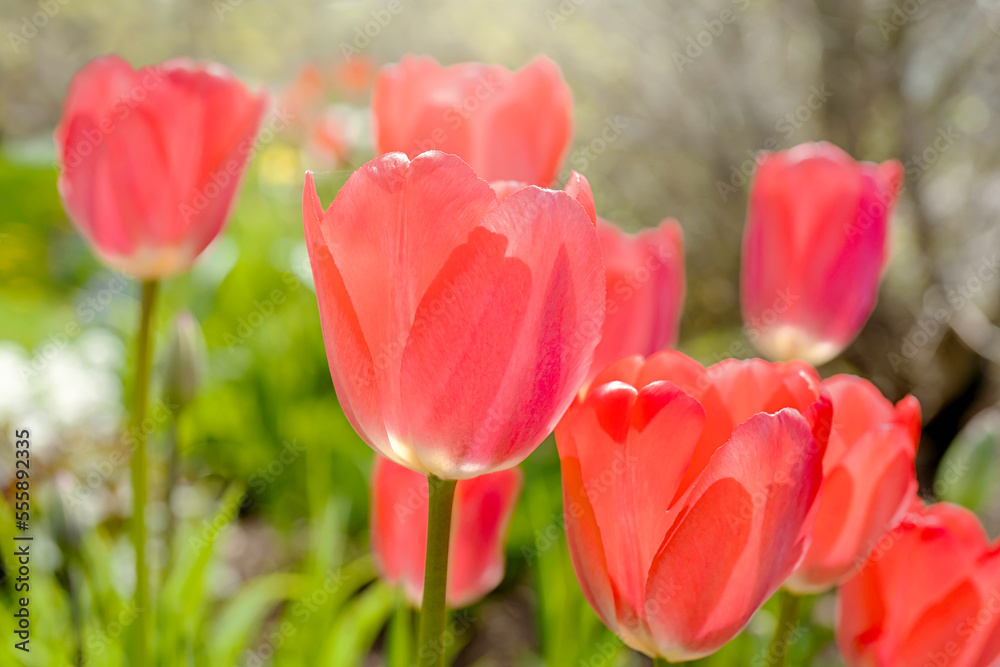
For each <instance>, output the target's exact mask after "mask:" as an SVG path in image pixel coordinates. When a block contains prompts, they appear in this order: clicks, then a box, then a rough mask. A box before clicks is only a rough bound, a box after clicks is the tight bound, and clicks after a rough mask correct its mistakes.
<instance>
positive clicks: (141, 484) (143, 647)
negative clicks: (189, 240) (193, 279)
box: [131, 280, 158, 665]
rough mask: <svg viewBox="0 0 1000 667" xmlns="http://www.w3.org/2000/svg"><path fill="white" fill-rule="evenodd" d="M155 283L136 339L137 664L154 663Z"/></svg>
mask: <svg viewBox="0 0 1000 667" xmlns="http://www.w3.org/2000/svg"><path fill="white" fill-rule="evenodd" d="M157 287H158V283H157V281H156V280H146V281H143V283H142V305H141V307H140V313H139V334H138V338H137V340H136V362H135V377H134V382H135V386H134V388H133V390H132V401H133V402H132V415H131V416H132V419H131V422H132V429H131V435H132V437H133V438H134V439H135V449H134V450H133V451H132V524H131V535H132V546H133V548H134V549H135V612H136V615H137V619H136V629H135V657H136V660H135V664H136V665H149V664H151V663H150V661H149V659H148V656H149V619H150V616H151V614H150V611H151V610H150V605H149V574H148V572H147V570H146V499H147V495H148V488H147V487H148V484H147V474H148V471H147V463H146V435H147V433H146V429H145V425H144V423H143V422H145V421H146V403H147V398H148V394H149V369H150V360H151V358H152V347H153V345H152V335H151V331H150V329H151V324H152V321H153V310H154V308H155V305H156V292H157Z"/></svg>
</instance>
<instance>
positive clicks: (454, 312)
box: [303, 151, 604, 479]
mask: <svg viewBox="0 0 1000 667" xmlns="http://www.w3.org/2000/svg"><path fill="white" fill-rule="evenodd" d="M303 216H304V219H305V234H306V244H307V247H308V250H309V257H310V260H311V263H312V270H313V276H314V277H315V280H316V294H317V299H318V301H319V310H320V320H321V322H322V325H323V336H324V339H325V342H326V350H327V357H328V360H329V362H330V372H331V375H332V377H333V383H334V386H335V388H336V390H337V397H338V398H339V400H340V403H341V406H342V407H343V409H344V412H345V413H346V415H347V417H348V419H350V421H351V424H352V425H353V426H354V428H355V429H356V430H357V432H358V433H359V434H360V435H361V437H362V438H363V439H364V440H365V442H367V443H368V444H369V445H371V447H372V448H374V449H375V450H376V451H378V452H379V453H380V454H382V455H383V456H386V457H387V458H390V459H392V460H394V461H396V462H397V463H400V464H402V465H405V466H407V467H409V468H412V469H414V470H417V471H419V472H422V473H427V474H433V475H435V476H437V477H440V478H442V479H461V478H468V477H475V476H477V475H482V474H484V473H487V472H491V471H495V470H502V469H505V468H510V467H513V466H515V465H517V464H518V463H519V462H520V461H522V460H523V459H524V458H525V457H526V456H527V455H528V454H529V453H531V451H532V450H533V449H534V448H535V447H537V446H538V444H539V443H541V441H542V440H543V439H544V438H545V436H546V435H547V434H548V433H549V432H550V431H551V430H552V428H553V427H554V426H555V424H556V422H557V421H558V419H559V417H560V416H561V415H562V414H563V412H564V411H565V410H566V408H567V407H568V406H569V404H570V402H571V401H572V399H573V396H574V394H575V392H576V390H577V388H578V387H579V386H580V384H581V383H582V382H583V380H584V379H585V378H586V376H587V372H588V371H589V369H590V363H591V360H592V358H593V352H594V348H595V347H596V345H597V339H598V337H599V336H600V329H601V324H602V323H603V319H604V271H603V266H602V264H601V251H600V243H599V242H598V239H597V232H596V231H595V230H594V226H593V224H592V222H591V219H590V217H589V215H588V213H587V212H586V210H585V209H584V207H583V206H581V204H580V203H579V202H577V201H576V200H575V199H574V198H573V196H571V195H570V194H567V193H565V192H557V191H552V190H543V189H541V188H537V187H530V188H524V189H522V190H519V191H517V192H515V193H513V194H511V195H509V196H508V197H506V198H505V199H504V200H503V201H502V202H500V201H498V198H497V195H496V194H495V193H494V191H493V190H492V189H491V188H490V185H489V184H488V183H487V182H486V181H484V180H481V179H479V178H478V177H477V176H476V174H475V173H474V172H473V171H472V169H471V168H470V167H469V166H468V165H467V164H465V163H464V162H463V161H462V160H460V159H459V158H457V157H455V156H453V155H446V154H444V153H439V152H436V151H434V152H429V153H425V154H423V155H420V156H418V157H416V158H414V159H413V161H412V162H411V161H410V160H408V159H407V158H406V156H405V155H402V154H401V153H390V154H387V155H383V156H382V157H379V158H376V159H375V160H372V161H371V162H369V163H368V164H366V165H365V166H363V167H362V168H361V169H359V170H358V171H356V172H355V173H354V174H353V175H352V176H351V177H350V179H348V181H347V183H346V184H345V185H344V187H343V188H342V189H341V190H340V193H339V194H338V195H337V198H336V199H335V200H334V202H333V203H332V204H331V205H330V207H329V208H328V209H327V210H326V211H325V212H324V211H323V207H322V204H321V203H320V200H319V196H318V195H317V194H316V189H315V186H314V185H313V180H312V176H311V175H310V174H307V176H306V184H305V191H304V193H303Z"/></svg>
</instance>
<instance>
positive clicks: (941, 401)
mask: <svg viewBox="0 0 1000 667" xmlns="http://www.w3.org/2000/svg"><path fill="white" fill-rule="evenodd" d="M0 28H2V30H0V423H2V425H3V429H2V431H3V435H2V436H0V490H2V497H3V498H4V503H3V505H2V507H0V544H3V545H6V544H10V542H9V541H8V540H9V538H10V537H11V533H12V531H13V526H12V520H11V512H10V502H11V498H12V495H13V489H12V477H11V462H12V461H13V454H12V437H13V435H12V434H13V430H14V429H20V428H29V429H30V430H31V434H32V447H33V467H32V479H33V482H32V484H33V485H32V499H33V531H34V533H35V535H36V542H35V549H36V555H35V561H34V569H33V573H32V577H33V580H32V590H33V597H32V613H33V614H35V616H34V624H33V630H34V636H33V638H32V652H31V654H30V656H24V655H22V654H20V653H18V654H15V653H14V652H13V651H12V649H11V644H12V641H8V640H7V639H5V640H4V641H3V643H2V645H0V663H3V664H21V663H22V662H23V663H24V664H30V665H79V664H86V665H122V664H124V662H123V656H122V651H121V644H122V637H123V636H124V635H126V634H127V632H128V628H129V625H130V623H131V622H132V621H133V620H134V612H133V610H131V609H130V608H129V599H130V596H131V588H132V585H133V580H134V573H133V572H131V570H130V567H131V565H130V563H131V551H130V547H129V545H128V539H127V534H126V532H125V529H124V528H125V520H126V519H127V518H128V515H129V513H130V510H129V506H130V504H129V498H130V491H129V487H128V480H127V465H126V463H125V462H126V461H127V456H126V455H127V445H126V444H124V443H125V442H126V440H125V439H123V433H122V431H121V428H122V427H121V423H122V421H123V418H124V417H125V410H124V408H123V401H125V400H127V398H128V387H129V386H130V385H129V384H128V380H129V377H130V368H129V364H130V360H131V358H132V354H131V341H132V336H133V334H134V329H135V321H136V318H137V309H138V300H137V298H138V294H137V287H136V285H135V284H134V283H132V282H130V281H127V280H126V279H124V278H123V277H121V276H119V275H116V274H115V273H112V272H110V271H109V270H107V269H105V268H103V267H102V266H101V265H99V264H98V263H97V262H96V261H95V260H94V258H93V256H92V255H91V253H90V252H89V251H88V249H87V247H86V246H85V244H84V242H83V241H82V239H81V238H80V237H79V236H78V235H77V234H76V233H75V232H74V230H73V228H72V226H71V224H70V223H69V221H68V220H67V218H66V216H65V214H64V213H63V210H62V208H61V205H60V203H59V199H58V196H57V193H56V185H55V184H56V178H57V173H58V170H57V165H56V163H55V155H54V148H53V142H52V138H51V137H52V130H53V128H54V126H55V124H56V123H57V121H58V118H59V114H60V105H61V102H62V99H63V96H64V94H65V90H66V86H67V84H68V82H69V80H70V78H71V77H72V75H73V73H74V72H75V71H76V70H77V69H79V68H80V67H81V66H82V65H83V64H84V63H86V62H87V61H88V60H90V59H91V58H93V57H96V56H98V55H101V54H105V53H109V52H115V53H118V54H120V55H122V56H123V57H125V58H127V59H128V60H129V61H130V62H132V63H133V65H136V66H139V65H146V64H151V63H154V62H157V61H161V60H164V59H167V58H172V57H177V56H191V57H194V58H199V59H211V60H216V61H219V62H222V63H224V64H226V65H227V66H229V67H230V68H232V69H233V70H234V71H235V72H236V73H237V74H238V75H240V76H241V77H243V78H244V79H245V80H247V81H249V82H252V83H254V84H257V85H262V86H267V87H269V88H270V89H271V90H272V91H273V92H272V97H273V102H274V106H275V109H276V111H279V112H282V113H284V116H280V115H279V116H278V117H279V118H282V117H284V118H286V119H287V122H285V121H279V122H277V124H276V125H274V127H275V128H276V129H279V130H280V132H278V133H276V134H275V135H274V136H273V137H272V138H269V139H268V140H267V141H262V142H260V144H259V146H258V150H257V151H256V153H255V155H254V159H253V161H252V163H251V165H250V168H249V173H248V176H247V179H246V182H245V185H244V188H243V193H242V196H241V198H240V200H239V202H238V205H237V208H236V211H235V215H234V216H233V218H232V221H231V224H230V225H229V228H228V231H227V232H226V233H225V234H224V235H223V237H222V238H221V239H220V240H219V241H218V242H217V243H216V244H215V246H214V247H213V248H211V249H210V250H209V252H207V253H206V255H205V256H204V258H203V259H202V261H201V262H200V263H199V264H198V265H197V267H196V268H195V269H194V271H192V272H191V273H190V274H189V275H187V276H183V277H180V278H176V279H172V280H169V281H167V283H166V284H165V287H164V298H163V301H162V302H161V307H160V309H159V311H158V313H157V317H156V334H157V349H158V350H159V352H160V355H159V360H158V364H159V366H158V367H159V368H160V369H161V372H159V373H158V375H157V376H156V377H155V378H154V389H153V394H152V401H153V406H152V409H151V413H152V415H153V420H152V422H151V424H150V427H151V436H150V438H151V440H150V442H151V448H152V453H153V461H154V473H153V484H154V487H153V494H152V498H153V500H154V503H153V506H152V507H151V509H150V516H149V519H148V520H149V522H150V525H151V527H152V528H151V529H152V532H153V537H154V546H155V548H154V552H153V555H154V561H155V563H156V565H157V570H156V574H155V576H154V580H155V581H156V582H157V588H158V590H159V593H158V598H159V601H160V602H159V609H158V617H157V624H158V627H159V634H160V637H161V644H160V646H159V647H158V649H157V653H158V655H159V658H158V664H161V665H175V664H177V665H179V664H184V665H213V666H215V665H251V666H255V665H270V664H275V665H307V664H308V665H337V666H340V665H353V664H365V665H380V664H389V665H393V666H396V665H406V664H408V661H407V659H406V657H405V656H406V650H407V642H408V641H409V640H408V637H409V632H408V630H409V628H410V626H411V624H412V623H413V614H412V613H411V612H409V611H406V610H405V609H403V610H399V608H398V607H399V606H398V604H397V603H398V602H399V596H398V593H397V592H396V591H394V590H393V589H392V588H391V587H389V586H387V585H385V584H384V583H381V582H378V581H376V580H375V575H374V570H373V566H372V563H371V560H370V558H369V556H368V555H367V549H368V535H367V530H368V527H367V512H368V505H369V499H368V474H369V470H370V466H371V460H372V452H371V451H370V450H369V448H368V447H366V446H365V445H364V444H363V443H362V442H361V440H360V439H359V438H358V437H357V436H356V435H355V434H354V432H353V431H352V429H351V428H350V426H349V424H348V423H347V421H346V419H345V418H344V416H343V414H342V413H341V411H340V409H339V407H338V405H337V401H336V397H335V395H334V392H333V388H332V385H331V382H330V376H329V371H328V369H327V364H326V359H325V354H324V350H323V344H322V338H321V335H320V327H319V318H318V314H317V309H316V301H315V295H314V292H313V291H312V287H311V277H310V275H309V268H308V262H307V257H306V252H305V248H304V244H303V240H302V223H301V214H300V204H299V202H300V197H301V188H302V174H303V171H304V170H305V169H313V170H316V171H317V172H318V175H319V180H320V184H321V194H322V196H323V199H324V201H329V200H330V199H331V198H332V197H333V196H334V194H335V192H336V189H337V187H339V185H340V184H342V183H343V181H344V180H345V179H346V177H347V175H348V174H349V173H350V171H351V170H352V169H353V168H355V167H356V166H358V165H360V164H362V163H363V162H365V161H367V160H368V159H370V157H371V156H372V149H371V142H370V138H369V133H368V126H369V120H368V109H367V106H366V105H367V102H368V90H367V86H368V84H369V83H370V77H371V75H372V69H373V68H376V67H377V66H378V65H379V64H382V63H387V62H393V61H395V60H397V59H399V58H400V57H401V56H402V55H403V54H404V53H407V52H416V53H426V54H429V55H432V56H434V57H436V58H437V59H438V60H440V61H442V62H444V63H453V62H459V61H463V60H484V61H491V62H498V63H502V64H504V65H507V66H508V67H511V68H517V67H519V66H521V65H522V64H524V63H526V62H527V61H528V60H529V59H530V58H531V57H532V56H533V55H535V54H536V53H545V54H547V55H548V56H549V57H551V58H552V59H553V60H555V61H556V62H557V63H559V65H560V66H561V67H562V69H563V73H564V75H565V77H566V79H567V80H568V82H569V85H570V87H571V88H572V90H573V94H574V97H575V102H576V131H575V141H574V145H573V148H572V151H571V153H570V155H569V156H568V158H567V165H566V166H567V168H573V169H576V170H578V171H580V172H582V173H583V174H584V175H585V176H586V177H587V178H588V179H589V181H590V183H591V185H592V187H593V189H594V193H595V197H596V200H597V207H598V212H599V214H600V215H601V216H602V217H604V218H607V219H609V220H613V221H615V222H618V223H619V224H621V225H622V226H623V227H625V228H628V229H638V228H639V227H642V226H647V225H654V224H656V223H658V222H659V221H660V219H662V218H663V217H667V216H672V217H675V218H677V219H678V220H679V221H680V222H681V224H682V226H683V228H684V233H685V238H686V244H687V253H686V256H687V265H688V273H687V275H688V292H687V302H686V305H685V310H684V316H683V320H682V328H681V345H680V347H681V349H683V350H684V351H686V352H688V353H689V354H691V355H693V356H695V357H697V358H698V359H699V360H701V361H702V362H704V363H706V364H707V363H712V362H714V361H718V360H720V359H722V358H725V357H729V356H736V357H746V356H753V354H754V352H753V349H752V347H751V345H750V344H749V342H748V340H747V338H746V337H745V335H744V333H743V332H742V329H741V328H742V323H741V319H740V313H739V284H738V275H739V243H740V236H741V229H742V224H743V217H744V210H745V206H746V195H747V182H748V178H749V176H750V174H751V173H752V170H753V166H754V158H755V155H756V153H757V151H759V150H761V149H780V148H786V147H790V146H792V145H795V144H797V143H801V142H804V141H813V140H821V139H823V140H828V141H831V142H833V143H835V144H837V145H839V146H841V147H842V148H844V149H845V150H847V151H848V152H849V153H851V154H852V155H854V156H855V157H856V158H858V159H867V160H873V161H882V160H885V159H888V158H892V157H896V158H898V159H900V160H902V161H903V163H904V166H905V170H906V182H905V189H904V191H903V193H902V196H901V199H900V202H899V205H898V209H897V211H896V214H895V218H894V222H893V233H894V243H893V247H894V257H893V260H892V263H891V264H890V266H889V268H888V271H887V274H886V277H885V280H884V283H883V285H882V289H881V293H880V296H879V303H878V307H877V309H876V310H875V313H874V315H873V316H872V318H871V320H870V322H869V324H868V326H867V327H866V328H865V330H864V331H863V332H862V334H861V336H860V337H859V338H858V339H857V341H855V343H854V344H853V345H852V346H851V347H850V348H849V349H848V350H847V352H846V353H845V354H844V355H843V356H842V357H841V358H840V359H838V360H837V361H835V362H832V363H831V364H829V365H828V366H827V367H825V368H823V369H821V370H822V372H823V374H824V375H829V374H833V373H836V372H853V373H857V374H859V375H862V376H864V377H867V378H869V379H871V380H872V381H873V382H874V383H875V384H876V385H878V387H879V388H880V389H881V390H882V391H883V392H884V393H885V394H886V395H887V396H888V397H890V398H892V399H894V400H896V399H899V398H901V397H902V396H903V395H905V394H906V393H913V394H915V395H916V396H917V397H918V398H919V399H920V402H921V404H922V406H923V410H924V422H925V428H924V437H923V441H922V443H921V449H920V453H919V462H918V464H919V474H920V479H921V489H922V492H923V493H924V494H926V495H927V496H928V497H943V498H950V499H953V500H957V501H960V502H963V503H965V504H967V505H969V506H971V507H973V509H975V510H977V511H978V512H979V513H980V515H981V516H982V517H983V519H984V521H985V522H986V524H987V527H988V529H989V530H990V531H991V532H992V534H993V535H996V534H997V532H998V529H1000V451H998V447H1000V441H998V434H1000V412H998V409H997V404H998V399H1000V395H998V372H997V371H998V366H997V364H998V363H1000V329H998V327H997V323H998V322H1000V2H997V1H996V0H978V1H976V0H948V1H943V0H895V1H894V0H878V1H875V0H869V1H858V0H849V1H844V0H811V1H809V0H796V1H794V2H776V1H775V0H699V1H698V2H678V1H670V2H665V1H656V0H618V1H614V2H613V1H610V0H562V1H561V2H557V1H556V0H547V1H546V0H530V1H529V0H509V1H508V2H503V3H483V2H477V3H473V2H466V1H463V0H428V1H426V2H416V1H415V0H392V2H389V1H388V0H373V1H368V0H357V1H348V0H344V1H337V0H333V1H329V2H318V1H313V0H297V1H285V0H283V1H281V2H278V1H277V0H242V1H241V0H143V1H139V2H136V1H134V0H128V1H127V0H102V1H100V2H96V1H94V2H85V1H84V0H40V1H35V0H4V1H3V3H2V4H0ZM267 122H275V121H267ZM181 309H186V310H190V311H191V313H193V315H194V316H195V318H196V319H197V320H198V321H199V322H200V324H201V327H202V328H203V330H204V337H205V341H206V354H205V361H204V372H203V374H202V377H201V381H200V384H199V389H198V392H197V395H196V396H195V397H194V398H193V399H192V400H191V401H190V402H187V403H186V404H183V405H182V404H180V403H178V402H176V401H173V400H170V399H169V396H168V394H169V392H168V390H169V386H167V385H166V384H165V383H164V382H163V373H162V368H163V364H164V361H163V353H164V351H165V350H166V349H167V341H168V339H169V336H170V331H171V328H172V326H173V320H174V317H175V315H176V314H177V312H178V311H180V310H181ZM665 446H669V443H667V444H666V445H665ZM524 468H525V472H526V480H527V481H526V486H525V490H524V494H523V496H522V498H521V501H520V504H519V506H518V509H517V512H516V514H515V517H514V520H513V524H512V526H511V530H510V535H509V540H508V547H507V574H506V577H505V579H504V582H503V584H502V585H501V586H500V588H499V589H498V590H497V591H496V592H495V593H494V594H492V595H491V596H489V597H488V598H487V599H486V600H485V601H483V602H481V603H479V604H477V605H475V606H474V607H472V608H470V609H468V610H464V611H461V612H459V613H458V614H457V615H456V616H455V618H454V620H453V623H452V625H451V632H450V633H449V635H448V637H449V642H450V643H449V646H448V652H449V654H450V655H451V656H454V659H455V661H456V662H455V664H459V665H483V666H487V665H542V664H545V665H572V666H577V665H586V666H591V667H600V666H603V665H643V664H647V663H646V662H645V659H644V658H641V657H639V656H636V655H635V654H632V653H630V652H629V651H627V650H626V649H624V648H623V647H622V646H621V644H620V642H618V641H617V640H616V639H615V638H614V636H613V635H612V634H610V633H609V632H607V631H606V630H605V629H604V628H603V626H602V625H601V624H600V622H599V621H598V620H597V618H596V617H595V616H594V614H593V613H592V612H591V611H590V609H589V607H588V606H587V604H586V602H585V601H584V600H583V598H582V595H581V594H580V592H579V588H578V585H577V583H576V580H575V578H574V575H573V572H572V568H571V565H570V562H569V558H568V553H567V551H566V546H565V540H564V536H563V526H562V521H561V518H560V516H561V514H560V513H561V497H560V487H559V469H558V457H557V455H556V452H555V448H554V445H553V443H552V441H551V440H549V441H547V442H546V443H544V444H543V445H542V447H540V448H539V450H538V451H537V452H536V453H535V454H534V455H532V456H531V457H530V458H529V459H528V461H527V462H526V463H525V464H524ZM171 485H173V486H174V487H175V488H174V491H173V493H172V494H170V495H169V497H168V495H167V492H166V490H167V488H168V487H169V486H171ZM4 549H5V551H4V558H7V553H6V548H4ZM4 563H5V565H6V567H5V570H4V572H5V576H4V578H3V580H2V583H0V607H3V610H2V613H0V635H2V636H4V637H10V636H11V631H12V625H11V617H10V615H9V614H8V613H7V607H9V606H10V605H11V604H12V600H13V592H12V588H11V581H10V578H9V577H7V576H6V573H7V572H9V569H8V568H9V562H8V561H6V560H4ZM833 604H834V602H833V598H832V597H830V596H827V597H824V598H820V599H818V600H815V601H814V602H813V603H811V604H810V605H808V607H807V614H806V623H807V624H808V625H809V626H810V628H811V632H810V633H809V634H808V635H805V634H803V635H802V636H801V637H796V640H795V641H794V642H793V645H792V652H793V654H792V664H814V665H824V666H834V665H839V664H840V662H839V659H838V658H837V656H836V651H835V649H834V647H833V645H832V643H831V638H832V618H833ZM774 611H775V610H774V608H773V603H772V604H769V605H768V606H767V607H765V609H763V610H762V611H761V612H760V613H759V614H758V615H757V616H756V617H755V619H754V620H753V622H752V623H751V625H750V627H749V628H748V630H747V631H746V632H745V633H744V634H743V635H741V636H740V637H739V638H738V639H737V640H736V641H734V642H733V644H731V645H730V646H729V647H727V648H726V649H725V650H723V651H722V652H721V653H720V654H718V655H717V656H716V657H714V658H712V659H710V660H705V661H703V662H701V663H698V664H705V665H716V666H720V667H721V666H723V665H727V666H728V665H733V666H736V665H740V666H745V665H757V664H760V665H763V664H764V662H763V651H764V648H765V646H766V643H767V640H768V639H769V638H770V635H771V633H772V631H773V628H774V625H775V623H776V620H775V619H776V615H775V613H774ZM755 661H756V662H755Z"/></svg>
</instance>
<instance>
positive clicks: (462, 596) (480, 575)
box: [371, 456, 523, 609]
mask: <svg viewBox="0 0 1000 667" xmlns="http://www.w3.org/2000/svg"><path fill="white" fill-rule="evenodd" d="M522 477H523V476H522V474H521V470H520V468H510V469H509V470H501V471H499V472H494V473H489V474H487V475H480V476H479V477H475V478H473V479H463V480H460V481H459V482H458V485H457V486H456V487H455V498H454V501H453V503H454V504H453V510H452V519H451V539H450V541H449V544H448V592H447V599H448V606H449V607H451V608H453V609H454V608H457V607H465V606H468V605H470V604H472V603H474V602H476V601H477V600H479V599H480V598H482V597H483V596H485V595H486V594H487V593H489V592H490V591H492V590H493V589H494V588H496V587H497V585H498V584H499V583H500V581H501V580H502V579H503V571H504V551H503V545H504V535H505V534H506V532H507V524H508V523H509V522H510V517H511V515H512V514H513V513H514V506H515V505H517V497H518V495H520V493H521V483H522ZM427 497H428V493H427V477H425V476H424V475H421V474H420V473H418V472H414V471H412V470H410V469H409V468H404V467H403V466H401V465H398V464H396V463H393V462H392V461H390V460H389V459H386V458H383V457H381V456H376V457H375V465H374V467H373V470H372V510H371V535H372V538H371V539H372V554H373V555H374V556H375V562H376V564H377V565H378V569H379V572H380V573H381V574H382V576H383V577H385V578H386V579H387V580H388V581H390V582H393V583H401V584H402V586H403V590H404V592H405V593H406V597H407V598H408V599H409V601H410V603H411V604H413V605H414V606H420V600H421V598H422V596H423V590H424V558H425V555H426V551H427Z"/></svg>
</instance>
